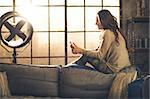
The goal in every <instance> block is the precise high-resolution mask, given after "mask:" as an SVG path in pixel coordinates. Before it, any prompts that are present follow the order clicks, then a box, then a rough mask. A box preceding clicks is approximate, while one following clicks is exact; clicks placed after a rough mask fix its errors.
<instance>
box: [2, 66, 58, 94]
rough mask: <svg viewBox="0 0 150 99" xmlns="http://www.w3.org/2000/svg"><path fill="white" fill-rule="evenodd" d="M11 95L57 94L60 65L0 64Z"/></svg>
mask: <svg viewBox="0 0 150 99" xmlns="http://www.w3.org/2000/svg"><path fill="white" fill-rule="evenodd" d="M0 68H1V70H3V71H6V72H7V76H8V84H9V88H10V92H11V94H12V95H30V96H58V79H59V77H58V74H59V70H60V66H59V65H58V66H55V67H54V66H52V67H50V66H45V67H44V66H40V65H39V66H38V65H32V66H31V65H18V64H0Z"/></svg>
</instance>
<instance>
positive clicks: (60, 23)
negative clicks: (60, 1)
mask: <svg viewBox="0 0 150 99" xmlns="http://www.w3.org/2000/svg"><path fill="white" fill-rule="evenodd" d="M64 14H65V13H64V7H50V30H51V31H64V28H65V27H64V26H65V24H64V23H65V22H64V19H65V15H64Z"/></svg>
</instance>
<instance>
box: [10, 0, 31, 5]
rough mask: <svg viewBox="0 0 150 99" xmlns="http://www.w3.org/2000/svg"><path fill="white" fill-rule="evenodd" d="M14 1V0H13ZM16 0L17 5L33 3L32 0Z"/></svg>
mask: <svg viewBox="0 0 150 99" xmlns="http://www.w3.org/2000/svg"><path fill="white" fill-rule="evenodd" d="M12 1H13V0H12ZM15 1H16V5H17V6H18V5H19V6H24V5H29V4H31V0H24V1H22V0H15Z"/></svg>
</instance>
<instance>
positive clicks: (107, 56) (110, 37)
mask: <svg viewBox="0 0 150 99" xmlns="http://www.w3.org/2000/svg"><path fill="white" fill-rule="evenodd" d="M103 39H104V40H103V44H102V46H101V48H99V49H98V50H97V51H89V50H86V49H83V51H82V54H84V55H86V56H89V57H93V58H97V59H99V60H100V61H103V62H105V63H106V65H107V66H108V67H109V68H110V69H111V70H112V71H113V72H119V71H120V70H121V69H122V68H124V67H126V66H130V61H129V56H128V51H127V49H126V43H125V40H124V38H123V36H122V35H121V34H120V33H119V40H118V41H119V43H118V42H116V41H115V35H114V33H113V32H112V31H110V30H109V29H107V30H105V33H104V37H103Z"/></svg>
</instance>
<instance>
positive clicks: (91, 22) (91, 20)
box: [85, 7, 101, 31]
mask: <svg viewBox="0 0 150 99" xmlns="http://www.w3.org/2000/svg"><path fill="white" fill-rule="evenodd" d="M99 10H101V7H86V15H85V16H86V17H85V18H86V19H85V20H86V31H92V30H94V31H97V30H98V28H97V26H96V24H95V23H96V15H97V13H98V11H99Z"/></svg>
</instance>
